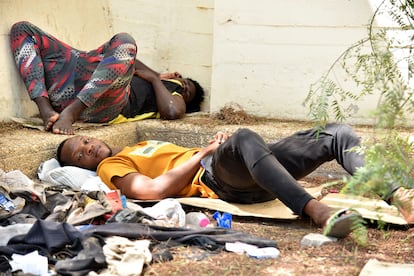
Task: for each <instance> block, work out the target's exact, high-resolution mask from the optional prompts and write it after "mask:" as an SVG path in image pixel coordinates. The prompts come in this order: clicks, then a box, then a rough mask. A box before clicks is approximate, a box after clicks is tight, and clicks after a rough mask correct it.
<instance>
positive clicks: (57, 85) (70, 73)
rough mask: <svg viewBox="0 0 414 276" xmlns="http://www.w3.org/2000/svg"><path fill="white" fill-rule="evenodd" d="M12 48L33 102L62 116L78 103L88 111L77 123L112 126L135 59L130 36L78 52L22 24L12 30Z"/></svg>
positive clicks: (124, 100)
mask: <svg viewBox="0 0 414 276" xmlns="http://www.w3.org/2000/svg"><path fill="white" fill-rule="evenodd" d="M10 43H11V47H12V51H13V56H14V60H15V62H16V65H17V68H18V70H19V73H20V75H21V77H22V79H23V81H24V84H25V85H26V88H27V90H28V93H29V96H30V98H31V99H32V100H34V99H36V98H37V97H46V98H48V99H49V101H50V103H51V104H52V106H53V108H54V109H55V110H56V111H57V112H61V111H62V110H63V109H64V108H65V107H67V106H68V105H70V104H71V103H72V102H73V101H74V100H75V99H76V98H78V99H79V100H80V101H82V103H84V104H85V105H86V106H87V108H86V109H85V110H84V111H83V113H82V114H81V116H80V119H81V120H83V121H85V122H94V123H99V122H108V121H110V120H112V119H113V118H115V117H116V116H117V115H118V114H119V113H120V112H121V110H122V108H123V107H124V106H125V105H126V103H127V101H128V97H129V90H130V82H131V79H132V75H133V73H134V62H135V57H136V53H137V46H136V43H135V40H134V39H133V38H132V37H131V36H130V35H129V34H127V33H119V34H116V35H115V36H113V37H112V38H111V40H109V41H108V42H106V43H104V44H103V45H102V46H100V47H98V48H96V49H94V50H91V51H80V50H77V49H75V48H73V47H71V46H69V45H67V44H66V43H64V42H62V41H60V40H58V39H56V38H55V37H53V36H51V35H50V34H47V33H45V32H44V31H42V30H41V29H39V28H38V27H36V26H34V25H33V24H31V23H29V22H25V21H23V22H18V23H16V24H14V25H13V26H12V28H11V32H10Z"/></svg>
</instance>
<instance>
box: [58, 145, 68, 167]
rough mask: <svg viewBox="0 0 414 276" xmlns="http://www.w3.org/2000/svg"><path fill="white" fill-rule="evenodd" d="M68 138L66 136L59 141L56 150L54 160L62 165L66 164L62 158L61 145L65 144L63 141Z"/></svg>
mask: <svg viewBox="0 0 414 276" xmlns="http://www.w3.org/2000/svg"><path fill="white" fill-rule="evenodd" d="M68 139H69V138H66V139H65V140H63V141H62V142H60V144H59V145H58V147H57V150H56V160H57V161H58V162H59V164H60V165H61V166H62V167H63V166H66V165H67V163H66V162H65V161H63V160H62V149H63V146H64V145H65V143H66V141H67V140H68Z"/></svg>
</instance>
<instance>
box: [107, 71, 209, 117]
mask: <svg viewBox="0 0 414 276" xmlns="http://www.w3.org/2000/svg"><path fill="white" fill-rule="evenodd" d="M203 100H204V89H203V88H202V87H201V86H200V84H199V83H198V82H197V81H195V80H193V79H190V78H182V76H181V74H179V73H177V72H175V73H163V74H160V75H159V74H158V73H156V72H154V71H151V70H145V69H137V70H136V71H135V74H134V76H133V77H132V80H131V92H130V95H129V100H128V102H127V104H126V105H125V107H124V108H123V109H122V111H121V113H120V114H119V115H118V117H116V118H115V119H114V120H112V121H111V122H110V123H118V122H125V121H133V120H136V119H141V118H158V117H159V118H161V119H165V120H176V119H180V118H182V117H183V116H184V115H185V114H187V113H192V112H198V111H200V109H201V106H200V105H201V103H202V101H203Z"/></svg>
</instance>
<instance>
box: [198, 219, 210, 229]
mask: <svg viewBox="0 0 414 276" xmlns="http://www.w3.org/2000/svg"><path fill="white" fill-rule="evenodd" d="M209 223H210V220H209V219H208V218H203V219H201V220H200V222H199V223H198V225H200V227H206V226H207V225H208V224H209Z"/></svg>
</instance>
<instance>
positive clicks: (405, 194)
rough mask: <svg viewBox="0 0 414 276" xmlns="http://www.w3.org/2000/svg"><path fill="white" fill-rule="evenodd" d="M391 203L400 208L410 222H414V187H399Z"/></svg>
mask: <svg viewBox="0 0 414 276" xmlns="http://www.w3.org/2000/svg"><path fill="white" fill-rule="evenodd" d="M391 203H392V205H394V206H395V207H397V208H398V210H399V211H400V213H401V214H402V216H403V217H404V219H405V221H407V223H408V224H412V223H414V189H406V188H404V187H401V188H398V190H396V191H395V193H394V194H393V196H392V200H391Z"/></svg>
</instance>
